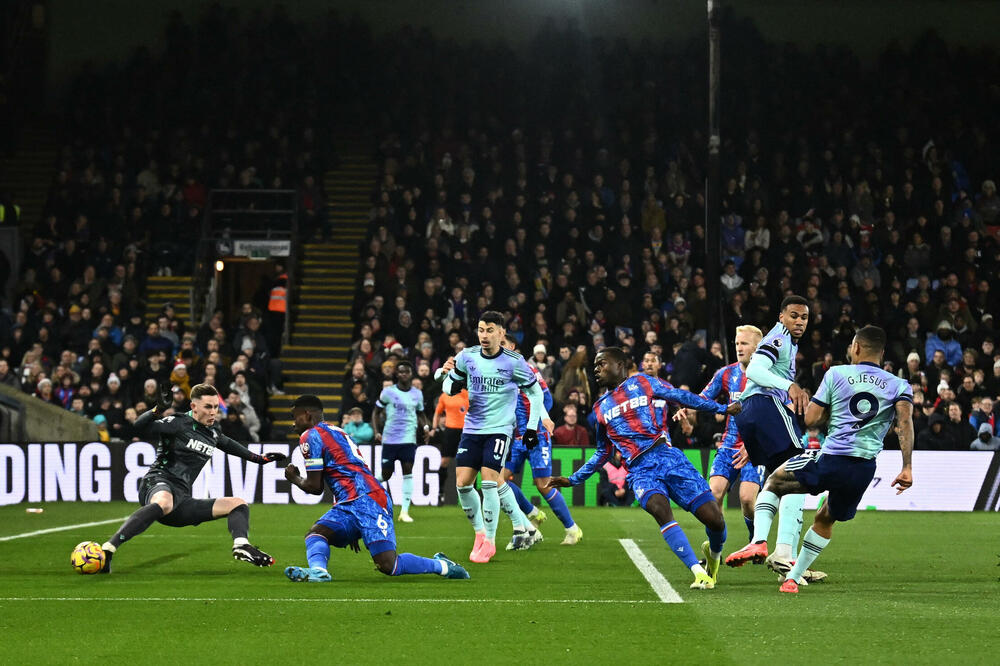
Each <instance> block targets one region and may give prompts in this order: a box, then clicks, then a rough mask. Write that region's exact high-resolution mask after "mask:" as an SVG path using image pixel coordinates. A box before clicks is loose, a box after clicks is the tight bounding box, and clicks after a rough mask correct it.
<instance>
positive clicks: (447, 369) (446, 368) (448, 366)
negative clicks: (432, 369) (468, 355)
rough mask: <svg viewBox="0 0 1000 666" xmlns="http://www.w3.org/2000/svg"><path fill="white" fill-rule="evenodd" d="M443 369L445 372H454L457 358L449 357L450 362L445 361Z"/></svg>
mask: <svg viewBox="0 0 1000 666" xmlns="http://www.w3.org/2000/svg"><path fill="white" fill-rule="evenodd" d="M441 369H442V370H444V371H445V372H451V371H452V370H454V369H455V357H454V356H449V357H448V360H447V361H445V362H444V364H443V365H442V366H441Z"/></svg>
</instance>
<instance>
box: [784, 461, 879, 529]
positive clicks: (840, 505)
mask: <svg viewBox="0 0 1000 666" xmlns="http://www.w3.org/2000/svg"><path fill="white" fill-rule="evenodd" d="M785 469H786V470H788V471H789V472H791V473H792V474H794V475H795V478H796V479H797V480H798V481H799V483H801V484H802V485H803V486H805V487H806V488H807V489H808V490H809V494H810V495H819V494H820V493H822V492H823V491H829V494H828V495H827V497H826V505H827V509H828V510H829V512H830V516H831V517H832V518H833V519H834V520H839V521H841V522H844V521H848V520H850V519H851V518H853V517H854V515H855V514H856V513H857V512H858V504H860V503H861V498H862V497H863V496H864V494H865V491H866V490H868V487H869V486H870V485H871V483H872V479H874V478H875V459H874V458H857V457H854V456H839V455H835V454H830V453H823V454H820V452H819V451H816V450H813V451H809V452H807V453H803V454H802V455H799V456H795V457H794V458H791V459H790V460H789V461H788V463H787V464H786V465H785Z"/></svg>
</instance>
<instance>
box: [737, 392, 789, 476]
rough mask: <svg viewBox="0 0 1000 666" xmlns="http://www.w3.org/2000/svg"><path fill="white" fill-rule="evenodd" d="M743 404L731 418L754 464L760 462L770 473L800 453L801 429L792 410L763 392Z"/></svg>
mask: <svg viewBox="0 0 1000 666" xmlns="http://www.w3.org/2000/svg"><path fill="white" fill-rule="evenodd" d="M742 403H743V411H741V412H740V413H739V414H737V415H736V416H734V417H733V419H735V420H736V427H737V428H739V431H740V439H742V440H743V446H745V447H747V453H749V454H750V462H751V463H752V464H753V465H763V466H764V467H766V468H767V471H768V472H773V471H774V470H775V469H777V468H778V466H780V465H781V463H783V462H785V461H786V460H788V459H789V458H791V457H792V456H795V455H798V454H799V453H801V452H802V445H801V443H800V442H801V441H802V430H801V429H800V428H799V422H798V421H797V420H796V418H795V414H793V413H792V410H790V409H788V407H786V406H785V405H783V404H782V403H781V402H780V401H779V400H778V399H777V398H775V397H774V396H770V395H764V394H757V395H752V396H750V397H749V398H747V399H746V400H743V401H742Z"/></svg>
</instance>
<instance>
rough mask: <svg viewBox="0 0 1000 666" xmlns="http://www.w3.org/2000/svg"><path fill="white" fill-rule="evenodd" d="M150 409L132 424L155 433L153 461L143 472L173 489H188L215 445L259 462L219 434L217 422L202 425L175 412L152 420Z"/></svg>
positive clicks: (149, 433) (243, 448)
mask: <svg viewBox="0 0 1000 666" xmlns="http://www.w3.org/2000/svg"><path fill="white" fill-rule="evenodd" d="M154 418H155V414H154V413H153V412H152V411H149V412H146V413H145V414H143V415H142V416H140V417H139V418H138V419H136V422H135V425H136V427H137V428H138V429H139V430H140V431H144V432H145V433H147V434H148V435H149V436H150V438H151V439H152V437H153V436H154V435H158V436H159V443H158V444H157V446H156V462H154V463H153V464H152V465H151V466H150V468H149V471H148V472H147V473H146V476H155V477H157V478H162V479H165V480H167V481H169V482H170V484H171V485H172V486H174V487H175V488H176V489H178V490H180V489H183V490H184V491H186V492H187V494H190V493H191V484H193V483H194V480H195V479H196V478H198V474H200V473H201V470H202V468H203V467H204V466H205V463H207V462H208V461H209V459H210V458H211V457H212V454H213V453H214V452H215V449H221V450H222V451H224V452H226V453H229V454H232V455H234V456H239V457H240V458H243V459H244V460H250V461H253V462H260V456H259V455H257V454H256V453H253V452H252V451H250V449H248V448H247V447H245V446H243V445H242V444H240V443H239V442H237V441H236V440H235V439H232V438H230V437H226V436H225V435H223V434H222V429H221V428H220V427H219V426H218V425H214V426H212V427H209V426H204V425H202V424H200V423H198V422H197V421H195V420H194V418H193V417H192V416H191V415H190V414H189V413H188V414H176V415H173V416H166V417H164V418H162V419H159V420H154Z"/></svg>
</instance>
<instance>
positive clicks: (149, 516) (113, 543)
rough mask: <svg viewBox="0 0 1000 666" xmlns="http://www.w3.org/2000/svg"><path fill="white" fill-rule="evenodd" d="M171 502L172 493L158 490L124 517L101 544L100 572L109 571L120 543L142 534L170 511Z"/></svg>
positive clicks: (172, 502) (172, 499)
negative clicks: (116, 528) (113, 531)
mask: <svg viewBox="0 0 1000 666" xmlns="http://www.w3.org/2000/svg"><path fill="white" fill-rule="evenodd" d="M173 504H174V496H173V494H172V493H170V492H167V491H160V492H158V493H155V494H154V495H153V497H152V498H151V499H150V503H149V504H147V505H146V506H144V507H140V508H139V509H137V510H136V511H135V512H134V513H133V514H132V515H131V516H129V517H128V518H126V519H125V522H124V523H122V526H121V527H119V528H118V531H117V532H115V533H114V535H113V536H112V537H111V538H110V539H108V540H107V541H105V542H104V544H103V545H102V546H101V550H103V551H104V566H103V567H102V568H101V573H104V574H107V573H111V558H112V557H114V555H115V552H116V551H117V550H118V547H119V546H120V545H122V544H123V543H125V542H126V541H128V540H129V539H131V538H132V537H134V536H137V535H139V534H142V533H143V532H145V531H146V530H148V529H149V527H150V526H151V525H152V524H153V523H155V522H156V521H157V520H159V519H160V518H162V517H163V516H165V515H166V514H168V513H170V511H171V510H172V509H173ZM165 507H166V508H165Z"/></svg>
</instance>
